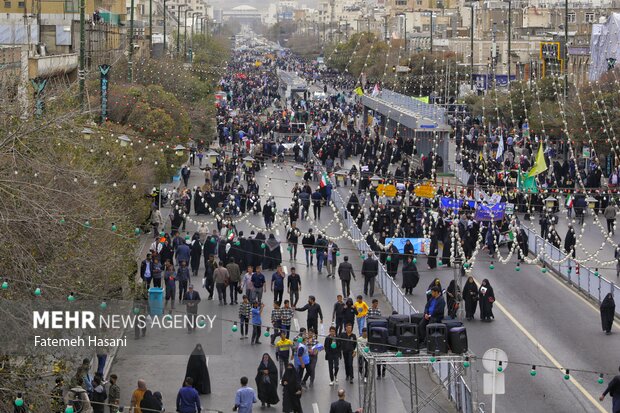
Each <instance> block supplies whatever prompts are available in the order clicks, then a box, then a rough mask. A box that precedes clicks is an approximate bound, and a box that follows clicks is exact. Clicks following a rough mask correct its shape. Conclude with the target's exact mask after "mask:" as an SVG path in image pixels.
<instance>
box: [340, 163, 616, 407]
mask: <svg viewBox="0 0 620 413" xmlns="http://www.w3.org/2000/svg"><path fill="white" fill-rule="evenodd" d="M351 163H352V160H349V161H347V162H346V163H345V165H346V167H347V168H350V166H351ZM339 191H340V193H341V194H342V195H343V198H344V199H345V200H346V199H348V196H349V194H350V188H340V189H339ZM599 217H600V216H599ZM588 220H589V223H588ZM591 220H592V218H588V219H587V220H586V226H585V230H584V235H583V238H582V239H581V243H582V244H583V246H582V247H581V248H584V247H585V248H588V249H587V251H592V250H590V249H589V247H590V246H592V245H594V246H596V247H595V248H593V249H596V248H598V247H600V246H601V243H602V235H601V234H600V230H599V228H598V227H595V226H594V225H593V224H592V222H591ZM522 222H527V221H523V220H522ZM537 222H538V220H537V219H533V220H532V221H531V222H530V225H532V227H533V228H535V229H539V228H536V226H537ZM602 223H603V224H604V219H603V221H602ZM566 225H567V224H566V222H565V220H561V222H560V224H559V226H558V232H559V233H560V235H561V236H562V237H563V236H564V234H565V231H566ZM500 251H501V255H502V256H503V257H506V256H507V255H508V252H507V248H506V247H502V248H501V249H500ZM582 253H585V251H583V250H582V249H580V250H578V253H577V254H578V256H580V255H581V254H582ZM584 255H585V254H584ZM599 256H602V257H604V258H605V259H610V257H611V258H613V248H612V247H611V246H610V245H606V246H605V247H603V248H602V250H601V252H600V253H599ZM425 261H426V260H425V259H424V258H421V259H419V260H418V270H420V275H421V279H420V283H419V285H418V287H417V288H416V290H414V295H413V297H412V299H411V301H412V304H413V305H414V307H415V308H416V309H418V310H419V311H422V310H423V308H424V305H425V303H426V298H425V289H426V287H427V286H428V285H429V284H430V282H431V281H432V280H433V278H435V277H439V278H440V280H441V283H442V286H443V287H444V288H445V287H447V285H448V283H449V282H450V280H451V279H453V278H454V272H453V270H452V269H451V268H445V267H444V268H439V269H435V270H428V269H427V266H426V262H425ZM493 261H494V265H495V268H494V269H493V270H491V269H490V268H489V264H490V262H491V258H490V257H489V256H488V253H486V252H484V251H483V252H480V253H479V256H478V259H477V261H476V264H475V265H474V267H473V268H472V271H471V274H472V275H473V276H474V278H475V279H476V281H477V283H478V285H480V282H481V281H482V280H483V279H485V278H488V279H489V281H490V283H491V285H492V286H493V288H494V291H495V295H496V298H497V302H496V305H495V308H494V314H495V321H494V322H492V323H483V322H481V321H480V320H475V321H472V322H465V323H466V326H467V330H468V339H469V345H470V350H472V351H473V352H474V353H475V354H476V355H478V356H480V357H481V356H482V355H483V353H484V352H485V351H486V350H488V349H489V348H500V349H503V350H504V351H506V353H507V355H508V359H509V361H510V360H512V361H515V362H518V363H523V365H516V364H510V366H509V367H508V368H507V369H506V371H505V372H504V374H505V383H506V394H505V395H502V396H498V397H497V405H496V406H497V411H505V412H513V411H514V412H516V411H524V412H525V411H527V412H548V411H554V412H555V411H557V412H563V411H570V412H594V411H600V412H604V411H610V409H611V407H610V406H611V401H610V400H606V401H604V402H602V403H599V402H598V396H599V395H600V393H602V391H603V389H604V386H602V385H600V384H598V383H597V379H598V372H602V373H609V374H617V369H618V365H619V364H620V357H619V355H620V336H619V335H618V334H617V333H615V334H612V335H611V336H606V335H605V334H604V333H603V332H602V330H601V324H600V315H599V310H598V306H597V305H596V303H593V302H591V301H589V300H586V299H585V298H583V297H582V296H581V295H580V294H578V293H576V292H575V290H574V289H572V288H571V287H569V286H567V285H566V283H565V282H564V281H561V280H559V279H558V278H556V276H554V275H553V274H552V273H551V272H547V273H543V272H542V271H541V269H542V268H541V267H540V266H538V265H527V264H521V266H520V267H521V269H520V271H518V272H517V271H515V267H516V254H515V256H514V257H513V258H512V259H511V260H510V262H509V263H507V264H501V263H499V261H498V260H497V259H495V260H493ZM603 271H605V272H603ZM601 272H602V273H603V274H604V275H606V276H608V277H610V278H609V279H611V276H612V275H611V274H610V272H611V270H610V269H607V270H603V269H602V267H601ZM398 277H400V274H399V275H398V276H397V278H398ZM613 278H614V279H615V269H614V270H613ZM398 280H399V281H400V279H398ZM464 281H465V280H463V282H464ZM618 327H620V324H618V323H617V322H616V323H615V327H614V328H615V329H616V330H617V328H618ZM532 365H537V375H536V376H535V377H532V376H530V374H529V373H530V370H531V367H532ZM542 366H550V367H551V368H543V367H542ZM560 368H569V369H570V370H571V372H570V375H571V379H570V380H564V378H563V375H564V373H563V371H560ZM473 369H474V374H473V379H474V380H473V382H472V383H471V387H472V388H473V389H474V390H476V389H477V390H479V392H478V397H479V401H480V402H483V403H485V405H486V410H487V411H490V407H491V402H490V397H489V396H485V395H483V384H482V383H483V382H482V374H483V373H484V372H485V371H484V369H483V367H482V365H481V363H474V364H473ZM577 370H588V371H593V372H587V373H586V372H579V371H577ZM594 372H597V373H594ZM611 377H612V376H609V375H607V374H606V375H605V381H606V382H607V381H608V380H610V379H611ZM605 409H607V410H605Z"/></svg>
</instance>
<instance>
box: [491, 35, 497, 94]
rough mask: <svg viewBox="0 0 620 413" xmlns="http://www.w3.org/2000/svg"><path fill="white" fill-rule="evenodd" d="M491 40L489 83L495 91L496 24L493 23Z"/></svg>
mask: <svg viewBox="0 0 620 413" xmlns="http://www.w3.org/2000/svg"><path fill="white" fill-rule="evenodd" d="M492 34H493V37H492V40H491V76H492V77H491V81H492V84H493V89H495V83H496V82H495V75H496V73H497V41H496V40H497V38H496V37H497V23H493V30H492Z"/></svg>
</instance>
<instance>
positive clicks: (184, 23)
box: [183, 7, 191, 61]
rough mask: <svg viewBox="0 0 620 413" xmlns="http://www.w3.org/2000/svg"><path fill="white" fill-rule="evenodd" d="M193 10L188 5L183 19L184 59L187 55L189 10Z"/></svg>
mask: <svg viewBox="0 0 620 413" xmlns="http://www.w3.org/2000/svg"><path fill="white" fill-rule="evenodd" d="M188 11H191V9H190V8H189V7H188V8H187V9H185V19H184V20H183V61H185V58H186V57H187V12H188Z"/></svg>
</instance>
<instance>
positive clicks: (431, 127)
mask: <svg viewBox="0 0 620 413" xmlns="http://www.w3.org/2000/svg"><path fill="white" fill-rule="evenodd" d="M435 127H436V126H435V125H420V128H422V129H435Z"/></svg>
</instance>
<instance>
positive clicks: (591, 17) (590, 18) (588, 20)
mask: <svg viewBox="0 0 620 413" xmlns="http://www.w3.org/2000/svg"><path fill="white" fill-rule="evenodd" d="M586 23H594V13H586Z"/></svg>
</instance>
